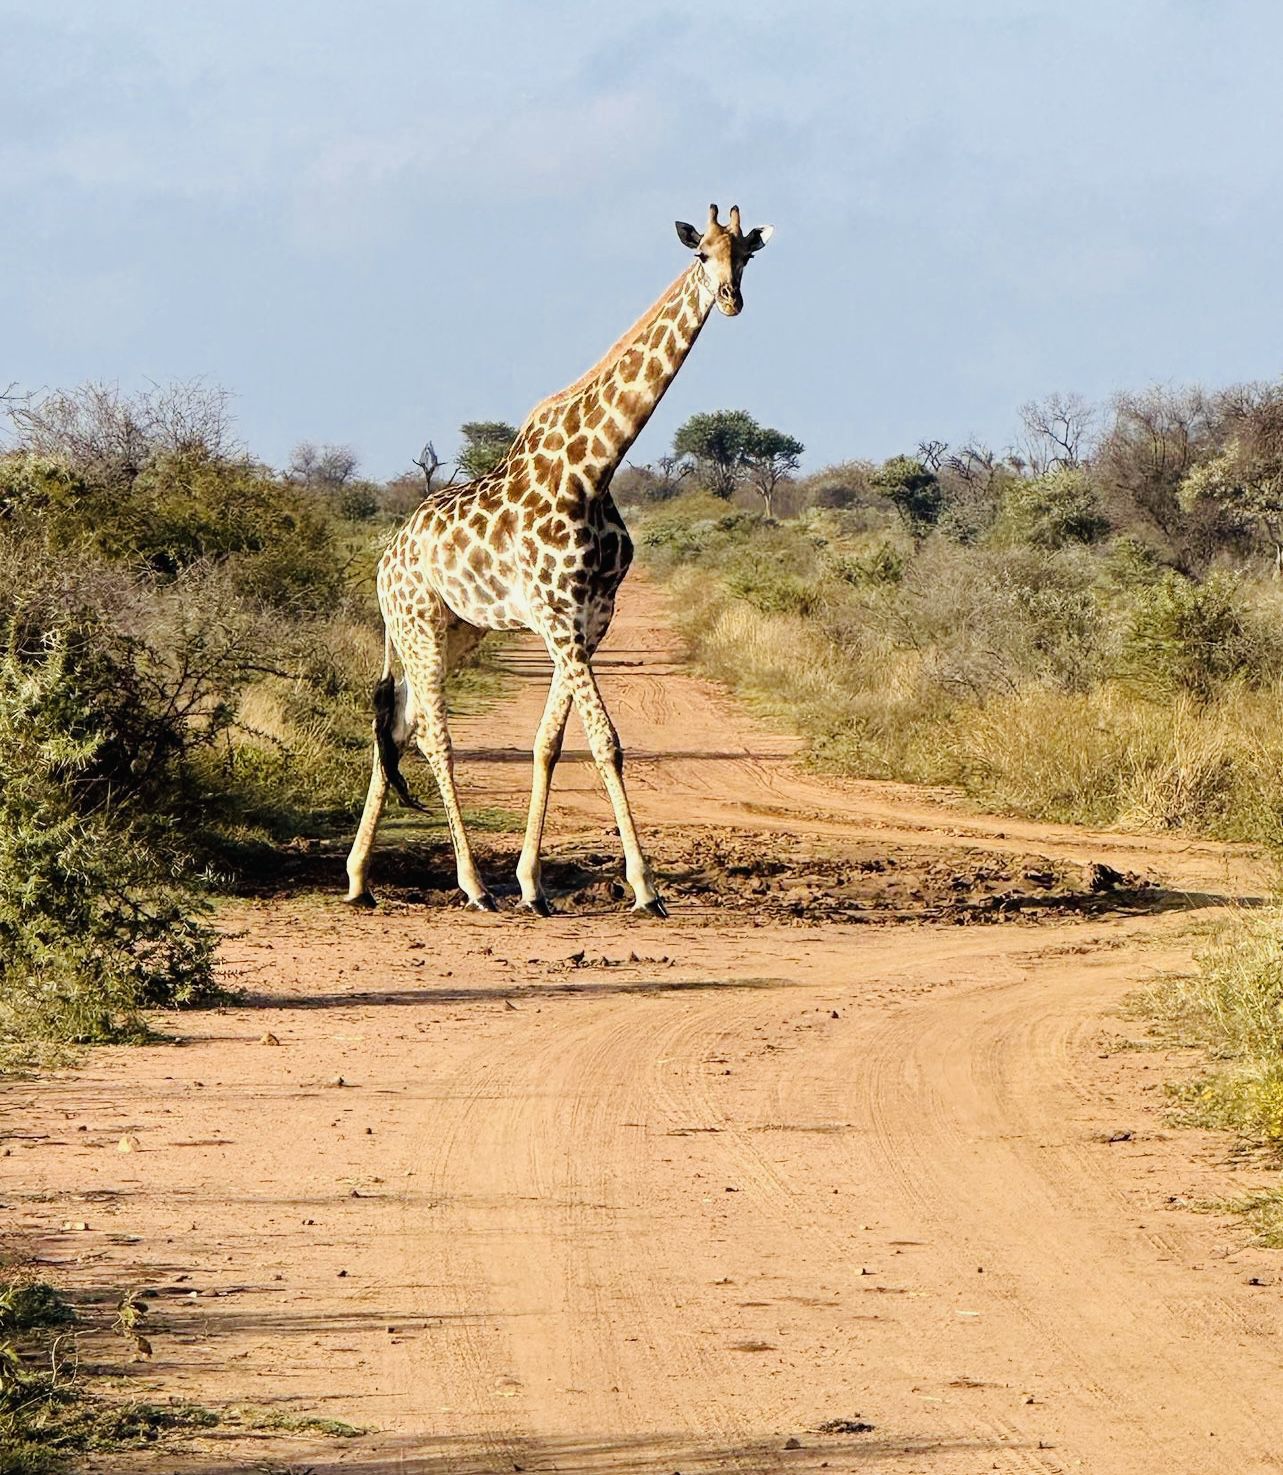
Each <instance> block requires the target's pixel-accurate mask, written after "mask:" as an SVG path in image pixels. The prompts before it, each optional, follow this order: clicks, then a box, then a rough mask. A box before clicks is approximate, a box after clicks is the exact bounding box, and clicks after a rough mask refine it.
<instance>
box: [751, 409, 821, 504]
mask: <svg viewBox="0 0 1283 1475" xmlns="http://www.w3.org/2000/svg"><path fill="white" fill-rule="evenodd" d="M805 449H806V447H805V446H804V445H803V444H802V442H801V441H800V440H797V439H796V438H795V437H794V436H791V435H785V434H784V432H783V431H782V430H772V429H771V428H770V427H769V426H765V425H763V426H759V427H758V429H757V431H756V433H755V434H754V435H753V436H752V437H751V438H750V440H749V443H748V446H747V447H746V449H745V451H744V453H743V465H744V475H745V479H746V480H747V481H748V483H749V485H750V486H751V487H752V488H753V489H754V490H755V491H756V492H757V494H758V496H759V497H761V499H762V502H763V504H764V506H765V508H766V515H767V517H771V518H773V517H774V516H775V491H776V488H777V487H778V486H779V484H780V482H781V481H783V480H784V478H785V477H787V476H791V475H792V473H793V472H795V471H796V470H797V468H798V463H799V461H801V459H802V452H803V451H804V450H805Z"/></svg>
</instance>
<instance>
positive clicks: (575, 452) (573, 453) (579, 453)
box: [566, 435, 588, 466]
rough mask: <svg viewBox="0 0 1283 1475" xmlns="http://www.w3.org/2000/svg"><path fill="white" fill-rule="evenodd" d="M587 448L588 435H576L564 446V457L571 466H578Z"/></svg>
mask: <svg viewBox="0 0 1283 1475" xmlns="http://www.w3.org/2000/svg"><path fill="white" fill-rule="evenodd" d="M587 450H588V437H587V436H586V435H577V436H576V437H575V438H574V440H572V441H571V442H570V444H569V445H568V446H567V447H566V459H567V460H568V461H569V462H570V464H571V465H572V466H578V465H579V464H580V462H581V461H582V460H583V459H584V455H585V453H586V452H587Z"/></svg>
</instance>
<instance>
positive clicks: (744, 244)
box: [677, 205, 775, 318]
mask: <svg viewBox="0 0 1283 1475" xmlns="http://www.w3.org/2000/svg"><path fill="white" fill-rule="evenodd" d="M774 233H775V227H774V226H773V225H756V226H754V227H753V229H752V230H751V231H749V233H748V234H747V235H745V234H744V232H743V231H742V230H741V229H740V207H739V206H738V205H732V206H731V220H730V224H729V225H723V224H722V223H721V221H720V220H718V218H717V206H716V205H710V206H709V207H708V224H707V225H706V226H705V227H704V232H703V234H702V235H701V234H700V232H699V231H697V230H696V229H695V227H694V226H693V225H687V224H686V222H685V221H684V220H679V221H678V222H677V239H678V240H679V241H680V242H681V243H682V245H683V246H689V247H690V249H691V250H692V251H694V253H695V259H696V261H697V262H698V263H699V269H700V271H701V272H703V274H704V281H705V283H706V284H707V286H708V290H709V291H710V292H711V293H712V294H713V297H714V298H715V300H716V302H717V305H718V307H720V308H721V310H722V311H723V312H724V313H725V314H726V316H727V317H728V318H733V317H734V316H735V315H736V313H738V312H739V311H741V309H742V308H743V306H744V298H743V297H742V296H741V295H740V278H741V277H742V276H743V275H744V268H745V266H747V265H748V258H749V257H750V256H752V255H753V253H754V252H755V251H760V250H761V249H762V247H763V246H765V245H766V243H767V241H769V240H770V239H771V237H772V235H774Z"/></svg>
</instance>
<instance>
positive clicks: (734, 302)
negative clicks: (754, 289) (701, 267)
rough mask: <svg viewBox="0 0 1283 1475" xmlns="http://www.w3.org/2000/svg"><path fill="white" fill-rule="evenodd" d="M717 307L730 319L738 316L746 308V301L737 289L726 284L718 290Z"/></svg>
mask: <svg viewBox="0 0 1283 1475" xmlns="http://www.w3.org/2000/svg"><path fill="white" fill-rule="evenodd" d="M717 305H718V307H720V308H721V310H722V311H723V312H724V313H725V314H726V316H727V317H728V318H733V317H735V316H737V315H738V314H739V313H740V312H741V311H742V309H743V307H744V299H743V298H742V297H741V296H740V294H739V289H738V288H737V287H732V286H730V285H729V284H726V283H724V284H723V285H722V286H720V287H719V288H718V289H717Z"/></svg>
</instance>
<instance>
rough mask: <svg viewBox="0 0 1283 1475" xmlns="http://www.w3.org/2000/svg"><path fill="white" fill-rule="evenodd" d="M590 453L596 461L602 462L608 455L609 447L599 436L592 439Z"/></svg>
mask: <svg viewBox="0 0 1283 1475" xmlns="http://www.w3.org/2000/svg"><path fill="white" fill-rule="evenodd" d="M592 453H593V455H594V457H595V458H596V459H597V460H598V461H604V460H605V459H606V457H607V456H609V455H610V447H609V446H608V445H607V444H606V442H605V441H604V440H602V438H601V436H599V435H594V436H593V438H592Z"/></svg>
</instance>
